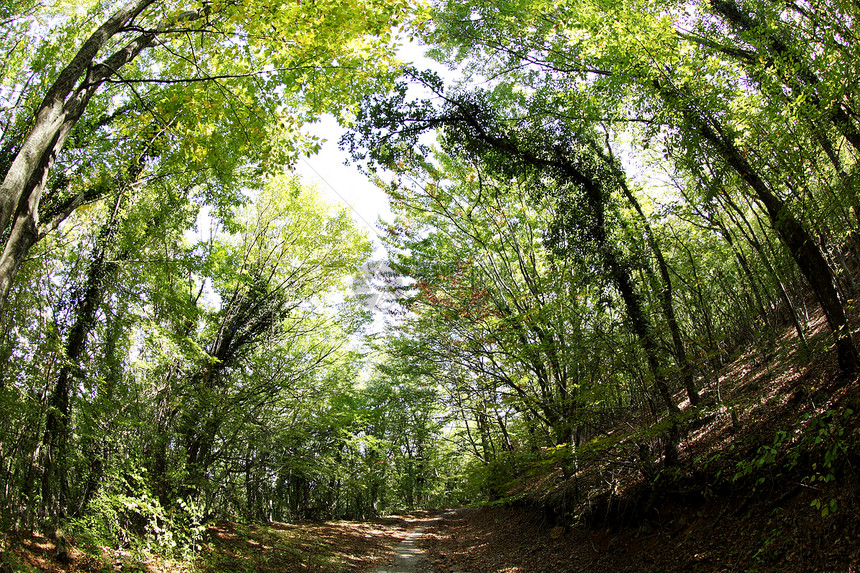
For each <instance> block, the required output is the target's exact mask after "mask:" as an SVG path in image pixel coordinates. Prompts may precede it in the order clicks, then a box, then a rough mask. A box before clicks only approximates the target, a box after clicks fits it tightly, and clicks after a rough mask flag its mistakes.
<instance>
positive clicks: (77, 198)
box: [0, 0, 860, 554]
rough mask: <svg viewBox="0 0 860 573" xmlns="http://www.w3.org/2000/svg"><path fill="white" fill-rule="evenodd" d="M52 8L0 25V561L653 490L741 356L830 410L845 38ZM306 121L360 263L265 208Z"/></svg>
mask: <svg viewBox="0 0 860 573" xmlns="http://www.w3.org/2000/svg"><path fill="white" fill-rule="evenodd" d="M49 4H50V5H46V4H44V3H40V2H35V1H32V0H14V1H12V2H11V3H10V2H7V3H5V4H4V6H3V7H0V28H2V33H0V54H2V59H0V177H2V185H0V240H2V249H0V250H2V254H0V329H2V332H3V333H4V335H3V337H2V338H0V409H2V413H3V418H4V419H5V420H7V422H8V423H6V424H4V425H3V426H2V428H0V452H2V456H0V460H2V461H0V481H2V485H3V489H2V491H3V494H2V495H3V500H2V501H3V503H2V508H4V509H2V510H0V528H2V529H4V530H10V531H21V532H23V531H33V530H39V531H45V532H50V533H51V535H58V534H57V533H56V532H57V531H59V528H61V527H65V528H68V529H69V530H70V531H74V532H77V534H78V535H82V536H85V537H87V538H89V539H92V540H94V543H103V544H106V545H116V544H117V543H122V542H123V539H125V538H127V537H129V536H131V537H134V538H135V539H136V540H137V541H136V543H138V544H139V545H140V546H141V547H145V548H147V549H152V550H157V551H161V552H168V553H170V552H174V553H177V554H192V553H193V552H194V551H195V547H197V544H198V543H199V540H200V536H201V531H202V527H203V525H204V524H206V523H210V522H212V521H214V520H217V519H220V518H231V519H232V518H242V519H246V520H259V521H267V520H278V521H283V520H289V519H298V518H322V517H329V518H341V517H350V518H366V517H370V516H375V515H379V514H382V513H385V512H389V511H393V510H395V509H404V508H414V507H421V506H431V505H437V506H442V505H451V504H457V503H466V502H477V501H495V500H497V499H506V498H512V497H515V496H516V495H518V494H517V493H516V492H517V491H519V490H518V489H517V488H518V487H520V486H522V485H523V484H524V483H526V482H527V481H528V480H529V479H531V477H530V476H534V472H538V473H539V472H546V473H547V474H552V475H554V476H555V478H554V479H557V480H558V482H557V483H567V482H566V481H565V480H569V479H574V478H575V477H576V476H578V475H584V474H583V473H582V472H585V471H592V470H588V468H589V467H592V468H594V467H600V468H603V469H600V470H593V471H608V470H605V468H607V467H610V466H611V465H612V464H617V465H618V466H621V467H624V468H626V470H629V471H630V472H632V473H635V474H637V475H640V476H641V477H642V478H643V479H645V480H646V481H648V480H657V479H658V476H660V475H661V472H662V471H664V470H667V469H669V468H676V467H678V466H679V465H682V464H690V463H691V461H690V459H689V458H690V454H689V446H688V444H685V436H688V435H689V428H690V427H691V424H695V423H696V420H699V419H705V418H706V417H708V416H711V419H712V418H713V417H716V416H728V417H729V418H730V419H731V423H732V424H733V426H734V425H736V424H737V409H738V408H740V406H739V405H738V404H735V403H732V402H730V401H726V400H724V399H723V396H722V395H721V393H720V380H721V376H722V375H723V369H724V368H725V367H726V365H728V364H729V363H731V362H732V361H733V360H735V359H736V358H737V357H738V356H739V354H740V353H741V352H742V351H744V350H745V349H749V348H754V349H755V351H756V352H759V353H760V355H761V360H762V361H763V363H765V364H770V363H771V361H774V360H785V361H789V360H793V361H795V363H796V364H797V365H798V368H799V367H800V366H801V365H802V364H804V363H805V362H808V361H809V360H813V359H819V358H820V359H821V360H827V361H830V362H827V364H829V366H828V367H827V368H829V370H828V372H830V373H831V375H832V377H833V378H834V379H839V380H841V381H843V382H845V383H846V384H856V376H857V372H858V367H860V359H858V351H857V346H856V325H857V319H858V315H857V306H856V300H857V295H858V286H857V282H856V281H857V272H858V269H860V260H858V253H860V234H858V231H860V229H858V226H860V199H858V197H860V195H858V153H860V111H858V110H860V92H858V88H857V82H856V77H857V74H858V66H860V54H858V53H857V50H858V49H860V48H858V46H860V42H857V41H856V38H855V36H856V35H857V25H856V22H857V20H858V16H860V14H858V7H857V5H856V3H854V2H849V1H842V0H833V1H830V0H822V1H818V0H812V1H806V0H802V1H792V2H787V3H773V2H765V1H763V0H710V1H709V2H677V1H675V0H655V1H651V2H642V1H640V0H609V1H604V0H601V1H599V2H595V1H591V0H552V1H549V0H516V1H515V0H498V1H496V0H494V1H484V0H466V1H461V0H458V1H456V2H452V1H448V0H437V1H435V2H431V3H429V4H424V3H411V2H409V1H408V0H402V1H390V0H319V1H315V2H302V1H288V2H270V1H268V0H242V1H240V0H211V1H210V0H207V1H205V2H197V1H193V0H189V1H185V0H182V1H179V0H175V1H174V0H128V1H125V2H121V1H116V2H113V1H111V2H59V3H49ZM407 36H409V37H412V38H417V39H418V40H420V42H421V43H422V45H423V46H424V47H425V48H426V49H427V54H428V56H429V57H431V58H433V59H434V60H436V62H437V63H441V64H443V65H445V66H447V67H448V68H449V71H448V72H447V73H445V74H443V75H438V74H436V73H433V72H430V71H427V70H425V69H423V67H426V66H422V64H421V63H420V62H418V63H414V62H413V63H408V62H402V61H400V59H399V58H401V57H402V55H403V51H402V50H401V44H402V43H403V41H404V38H405V37H407ZM398 50H400V51H398ZM324 114H330V115H332V116H334V117H336V118H337V119H338V121H339V122H340V123H341V125H342V126H343V128H344V129H345V135H344V137H343V140H342V142H341V145H342V147H343V148H344V149H345V150H346V151H348V152H349V154H350V157H351V159H352V160H353V161H354V162H356V163H358V164H360V165H361V168H362V170H363V173H364V174H365V175H366V176H368V177H369V178H370V179H371V180H372V181H373V182H374V183H375V184H376V185H378V186H379V187H380V188H381V189H383V190H384V191H385V192H386V193H387V195H388V197H389V199H390V202H391V206H392V210H393V211H394V213H395V218H394V219H393V220H390V221H381V222H380V223H379V234H380V236H381V237H382V239H381V243H382V244H381V245H380V246H377V247H376V249H377V250H376V253H375V254H374V244H373V243H372V242H371V239H370V238H369V237H368V236H367V235H366V233H365V232H364V231H362V230H360V229H359V228H358V227H357V226H356V224H355V223H354V222H353V220H352V218H351V217H350V215H349V213H348V212H347V211H346V210H343V209H335V208H333V207H332V206H330V205H327V204H326V203H324V202H323V201H322V200H321V199H320V198H319V194H318V192H317V191H316V190H315V189H314V188H313V187H312V186H310V185H308V184H306V183H304V182H302V181H301V180H300V179H299V178H298V176H297V175H295V174H294V172H293V168H294V165H295V162H296V161H297V160H298V159H299V158H301V157H305V156H307V155H310V154H313V153H315V152H317V151H318V150H319V148H320V144H321V142H320V139H319V135H317V134H315V133H314V122H315V121H317V120H318V119H319V118H320V117H321V116H322V115H324ZM381 250H384V251H385V259H386V260H385V262H384V264H380V262H379V261H378V260H377V261H376V263H377V264H376V267H377V268H384V269H386V270H385V272H378V273H375V275H374V276H368V272H367V269H368V268H371V267H373V266H374V265H373V264H372V263H371V258H372V257H374V256H375V257H376V258H377V259H378V258H379V252H380V251H381ZM368 281H369V282H370V283H372V284H373V285H375V286H374V288H375V289H376V290H375V291H374V292H375V294H373V295H368V294H367V292H368V289H367V286H368ZM380 296H381V297H383V298H384V299H385V300H386V301H387V304H386V305H385V312H383V311H382V310H381V307H382V305H376V306H374V305H373V303H374V302H375V301H376V300H377V299H378V298H379V297H380ZM804 400H805V396H801V397H800V398H798V400H797V402H794V401H793V402H792V404H795V406H796V408H798V409H800V408H802V407H804V406H805V404H803V401H804ZM619 428H624V429H623V430H619ZM785 431H788V429H785ZM791 431H794V430H791ZM601 464H604V465H601ZM739 471H740V473H741V474H743V470H739ZM553 472H557V473H556V474H553ZM613 479H614V478H613ZM577 483H578V482H577ZM607 483H611V480H609V481H608V482H607ZM578 487H579V486H578V485H577V490H576V492H577V493H576V500H575V501H572V502H570V506H571V507H573V506H575V505H576V504H578V503H585V502H584V501H582V500H584V499H585V498H586V497H587V495H585V494H582V495H581V494H580V491H579V489H578ZM565 491H566V490H565ZM565 499H566V498H565ZM565 503H567V502H565ZM566 511H567V512H568V514H570V515H573V514H575V513H576V511H578V510H576V511H574V510H566ZM577 515H578V514H577Z"/></svg>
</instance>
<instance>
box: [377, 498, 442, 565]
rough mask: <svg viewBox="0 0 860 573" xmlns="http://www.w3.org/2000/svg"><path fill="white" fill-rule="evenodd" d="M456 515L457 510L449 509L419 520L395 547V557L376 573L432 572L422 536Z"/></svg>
mask: <svg viewBox="0 0 860 573" xmlns="http://www.w3.org/2000/svg"><path fill="white" fill-rule="evenodd" d="M454 515H456V512H455V511H449V512H446V513H444V514H442V515H438V516H436V517H432V518H429V519H421V520H417V525H416V526H415V527H414V528H412V529H411V530H410V531H409V533H407V534H406V537H405V538H404V539H403V541H401V542H400V544H399V545H398V546H397V547H395V548H394V558H393V559H392V560H391V561H390V562H389V563H387V564H385V565H383V566H382V567H380V568H378V569H376V571H375V572H374V573H431V572H432V571H433V567H432V565H431V564H430V562H429V561H428V559H427V552H426V551H425V550H424V549H422V548H421V546H420V542H421V538H422V537H423V535H424V531H425V530H426V529H427V528H428V527H430V526H431V525H437V524H438V523H439V522H440V521H442V520H443V519H445V518H450V517H452V516H454Z"/></svg>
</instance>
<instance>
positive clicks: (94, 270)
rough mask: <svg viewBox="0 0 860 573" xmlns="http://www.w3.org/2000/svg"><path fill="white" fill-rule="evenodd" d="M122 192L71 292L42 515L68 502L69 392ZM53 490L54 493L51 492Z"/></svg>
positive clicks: (100, 290)
mask: <svg viewBox="0 0 860 573" xmlns="http://www.w3.org/2000/svg"><path fill="white" fill-rule="evenodd" d="M121 199H122V194H121V193H118V194H117V199H116V203H115V205H114V209H113V211H112V213H111V216H110V219H109V220H108V221H107V222H106V223H105V224H104V226H103V227H102V228H101V230H100V231H99V236H98V238H97V240H96V247H95V251H94V252H93V255H92V261H91V262H90V265H89V268H88V269H87V276H86V281H85V282H84V284H83V285H82V286H81V288H80V289H79V290H76V291H75V292H73V295H72V296H73V297H74V299H75V300H74V302H73V304H74V308H75V310H74V323H73V324H72V326H71V328H70V329H69V335H68V338H67V339H66V345H65V349H64V354H65V356H64V360H63V365H62V366H61V367H60V371H59V374H58V376H57V382H56V384H55V385H54V390H53V391H52V393H51V397H50V399H49V401H48V404H49V408H48V414H47V420H46V423H45V436H44V438H43V446H44V449H43V452H44V454H45V461H44V466H43V472H42V503H43V506H44V510H45V515H46V516H48V517H57V516H63V515H65V512H66V508H67V505H68V501H69V500H68V481H67V480H68V475H67V473H68V472H67V464H66V457H67V454H68V448H69V447H70V444H69V423H70V421H71V415H72V408H71V391H72V385H73V381H74V379H75V378H77V377H78V376H79V375H80V374H79V369H80V360H81V359H82V357H83V354H84V352H85V350H86V346H87V337H88V336H89V333H90V331H91V330H92V328H93V325H94V324H95V320H96V311H97V310H98V306H99V304H100V303H101V300H102V297H103V295H104V286H105V282H106V278H107V275H108V274H109V273H110V267H111V264H110V263H109V262H108V261H107V259H106V257H107V250H108V248H109V246H110V243H111V239H112V237H113V235H114V233H115V231H116V227H117V215H118V213H119V207H120V203H121ZM55 493H56V495H54V494H55Z"/></svg>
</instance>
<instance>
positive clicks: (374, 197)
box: [296, 43, 451, 248]
mask: <svg viewBox="0 0 860 573" xmlns="http://www.w3.org/2000/svg"><path fill="white" fill-rule="evenodd" d="M424 51H425V47H423V46H420V45H418V44H417V43H408V44H405V45H403V46H401V48H400V51H399V55H400V59H401V60H403V61H407V62H413V63H414V64H415V65H416V66H417V67H419V68H422V69H432V70H435V71H436V72H437V73H439V74H440V75H442V77H446V76H450V75H451V72H450V71H448V70H446V69H445V68H444V67H443V66H441V65H440V64H439V63H438V62H435V61H433V60H429V59H427V58H425V57H424ZM308 128H309V130H310V131H311V132H312V133H313V134H314V135H316V136H318V137H322V138H324V139H326V140H327V141H326V142H325V143H324V144H323V147H322V149H321V150H320V152H319V153H318V154H317V155H314V156H313V157H307V158H303V159H300V160H299V162H298V165H297V166H296V170H297V171H298V173H299V175H301V176H302V179H303V180H304V181H305V182H308V183H315V184H316V185H317V186H318V187H319V189H320V192H321V194H322V196H323V197H324V198H325V199H326V200H327V201H329V202H331V203H334V204H336V205H346V206H348V207H349V208H350V209H351V210H352V215H353V219H355V222H356V223H357V224H358V225H360V226H361V227H362V228H364V229H367V231H368V233H369V234H370V236H371V237H376V236H378V235H379V229H378V228H377V226H376V222H377V220H378V219H379V218H380V217H381V218H382V219H383V220H391V219H393V217H394V214H393V213H392V212H391V209H390V208H389V205H388V197H387V196H386V195H385V193H384V192H383V191H382V190H380V189H379V188H378V187H376V186H375V185H374V184H373V183H371V182H370V181H369V180H368V179H367V178H366V177H365V176H364V175H362V174H361V173H360V172H359V171H358V167H357V166H356V165H349V166H346V165H344V161H345V160H346V158H347V153H346V152H345V151H341V150H340V149H339V148H338V141H340V137H341V135H342V134H343V131H344V130H343V129H342V128H341V127H340V126H339V125H338V124H337V121H335V120H334V119H333V118H332V117H330V116H326V117H324V118H323V119H322V120H321V121H320V122H318V123H316V124H314V125H311V126H308ZM375 242H376V241H375ZM376 245H377V247H378V248H380V247H381V244H380V243H379V242H376Z"/></svg>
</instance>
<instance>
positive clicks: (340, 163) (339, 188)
mask: <svg viewBox="0 0 860 573" xmlns="http://www.w3.org/2000/svg"><path fill="white" fill-rule="evenodd" d="M309 129H310V131H311V132H312V133H314V134H315V135H317V136H318V137H322V138H325V139H326V142H325V143H324V144H323V146H322V149H321V150H320V152H319V153H318V154H316V155H314V156H312V157H306V158H302V159H300V160H299V162H298V164H297V165H296V170H297V171H298V173H299V175H301V176H302V179H303V180H304V181H305V182H308V183H315V184H316V185H317V187H318V188H319V190H320V193H321V195H322V196H323V198H325V199H326V200H327V201H328V202H330V203H333V204H335V205H346V206H347V207H349V208H350V209H351V211H352V217H353V219H355V222H356V223H357V224H358V225H359V226H361V227H362V228H364V229H366V230H367V232H368V233H369V234H370V236H371V237H375V236H377V235H378V233H379V231H378V229H377V227H376V221H377V219H379V218H380V217H382V219H384V220H390V219H392V218H393V213H392V212H391V209H390V208H389V206H388V197H387V196H386V195H385V193H384V192H383V191H382V190H381V189H379V188H378V187H377V186H376V185H374V184H373V183H371V182H370V181H369V180H368V179H367V177H365V176H364V175H362V174H361V173H360V172H359V171H358V166H357V165H349V166H347V165H344V161H345V160H346V158H347V153H346V152H345V151H341V150H340V149H339V148H338V145H337V144H338V141H339V140H340V136H341V134H342V133H343V129H342V128H341V127H340V126H339V125H338V123H337V121H335V120H334V118H332V117H331V116H327V117H324V118H323V119H322V121H320V122H318V123H316V124H314V125H312V126H309Z"/></svg>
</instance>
